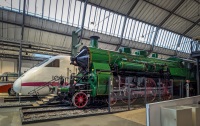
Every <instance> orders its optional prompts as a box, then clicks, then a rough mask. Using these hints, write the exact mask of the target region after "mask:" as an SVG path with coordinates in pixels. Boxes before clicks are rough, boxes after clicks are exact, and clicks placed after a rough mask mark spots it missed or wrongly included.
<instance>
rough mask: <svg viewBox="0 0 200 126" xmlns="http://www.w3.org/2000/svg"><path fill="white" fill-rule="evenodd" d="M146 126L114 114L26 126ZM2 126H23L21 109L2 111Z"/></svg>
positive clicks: (3, 109) (0, 117)
mask: <svg viewBox="0 0 200 126" xmlns="http://www.w3.org/2000/svg"><path fill="white" fill-rule="evenodd" d="M66 125H72V126H145V125H143V124H141V123H140V124H139V123H136V122H133V121H130V120H127V119H123V118H120V117H117V116H116V115H114V114H108V115H100V116H91V117H83V118H75V119H65V120H57V121H49V122H43V123H35V124H26V126H66ZM0 126H21V119H20V114H19V107H18V108H17V107H16V108H1V109H0Z"/></svg>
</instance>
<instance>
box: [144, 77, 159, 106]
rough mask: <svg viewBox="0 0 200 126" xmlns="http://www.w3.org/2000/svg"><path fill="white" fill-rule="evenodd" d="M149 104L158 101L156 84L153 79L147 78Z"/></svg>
mask: <svg viewBox="0 0 200 126" xmlns="http://www.w3.org/2000/svg"><path fill="white" fill-rule="evenodd" d="M146 91H147V94H146V96H147V102H153V101H154V100H155V99H156V95H157V93H156V82H155V81H154V80H153V79H152V78H147V85H146Z"/></svg>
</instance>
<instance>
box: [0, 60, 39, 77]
mask: <svg viewBox="0 0 200 126" xmlns="http://www.w3.org/2000/svg"><path fill="white" fill-rule="evenodd" d="M38 63H39V61H29V60H22V69H21V71H22V73H24V71H27V70H28V69H30V68H31V67H33V66H34V65H36V64H38ZM17 70H18V62H17V59H8V58H1V59H0V74H2V73H4V72H15V73H17V72H18V71H17Z"/></svg>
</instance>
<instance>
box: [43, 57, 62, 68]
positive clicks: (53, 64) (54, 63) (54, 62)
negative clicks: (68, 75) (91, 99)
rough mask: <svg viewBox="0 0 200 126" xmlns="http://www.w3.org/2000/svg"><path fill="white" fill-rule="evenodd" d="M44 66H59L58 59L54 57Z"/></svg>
mask: <svg viewBox="0 0 200 126" xmlns="http://www.w3.org/2000/svg"><path fill="white" fill-rule="evenodd" d="M46 67H60V60H59V59H55V60H54V61H52V62H51V63H49V64H47V65H46Z"/></svg>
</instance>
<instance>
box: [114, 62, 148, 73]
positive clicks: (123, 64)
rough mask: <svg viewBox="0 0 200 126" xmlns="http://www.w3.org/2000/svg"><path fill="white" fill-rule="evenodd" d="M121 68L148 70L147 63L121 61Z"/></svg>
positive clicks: (119, 64)
mask: <svg viewBox="0 0 200 126" xmlns="http://www.w3.org/2000/svg"><path fill="white" fill-rule="evenodd" d="M118 66H119V69H121V70H135V71H146V69H147V68H146V66H145V64H139V63H131V62H123V61H122V62H119V63H118Z"/></svg>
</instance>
